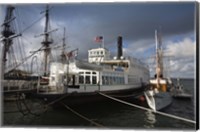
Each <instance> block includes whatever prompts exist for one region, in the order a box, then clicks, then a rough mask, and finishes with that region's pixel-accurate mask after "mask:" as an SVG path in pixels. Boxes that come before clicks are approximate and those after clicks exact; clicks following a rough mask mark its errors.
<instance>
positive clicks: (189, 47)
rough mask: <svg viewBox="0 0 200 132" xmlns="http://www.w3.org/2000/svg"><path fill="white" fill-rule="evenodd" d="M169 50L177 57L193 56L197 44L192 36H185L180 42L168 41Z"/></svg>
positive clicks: (167, 47) (170, 53)
mask: <svg viewBox="0 0 200 132" xmlns="http://www.w3.org/2000/svg"><path fill="white" fill-rule="evenodd" d="M166 49H167V52H168V53H169V55H171V56H175V57H177V58H185V57H193V56H194V55H195V51H196V44H195V42H194V41H193V40H192V39H191V38H184V40H179V41H178V42H171V41H170V42H168V43H167V46H166Z"/></svg>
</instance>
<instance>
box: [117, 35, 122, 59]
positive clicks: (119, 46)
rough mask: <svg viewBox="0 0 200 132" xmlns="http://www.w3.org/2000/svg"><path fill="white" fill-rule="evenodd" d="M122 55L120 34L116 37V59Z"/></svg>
mask: <svg viewBox="0 0 200 132" xmlns="http://www.w3.org/2000/svg"><path fill="white" fill-rule="evenodd" d="M121 56H123V52H122V36H119V37H118V38H117V59H118V60H119V59H120V58H121Z"/></svg>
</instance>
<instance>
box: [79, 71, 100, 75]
mask: <svg viewBox="0 0 200 132" xmlns="http://www.w3.org/2000/svg"><path fill="white" fill-rule="evenodd" d="M84 73H85V74H91V73H92V74H94V75H95V74H97V73H96V72H89V71H86V72H79V75H81V74H82V75H83V74H84Z"/></svg>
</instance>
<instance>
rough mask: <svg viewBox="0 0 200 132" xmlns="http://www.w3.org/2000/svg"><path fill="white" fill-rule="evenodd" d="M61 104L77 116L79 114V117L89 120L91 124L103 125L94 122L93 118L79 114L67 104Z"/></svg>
mask: <svg viewBox="0 0 200 132" xmlns="http://www.w3.org/2000/svg"><path fill="white" fill-rule="evenodd" d="M61 104H62V105H63V106H64V107H65V108H67V109H68V110H70V111H71V112H72V113H74V114H76V115H77V116H79V117H80V118H82V119H84V120H86V121H88V122H90V123H91V124H93V125H95V126H98V127H104V126H103V125H101V124H99V123H96V122H94V121H93V120H91V119H89V118H87V117H85V116H83V115H81V114H80V113H78V112H76V111H75V110H73V109H72V108H70V107H69V106H67V105H66V104H64V103H63V102H61Z"/></svg>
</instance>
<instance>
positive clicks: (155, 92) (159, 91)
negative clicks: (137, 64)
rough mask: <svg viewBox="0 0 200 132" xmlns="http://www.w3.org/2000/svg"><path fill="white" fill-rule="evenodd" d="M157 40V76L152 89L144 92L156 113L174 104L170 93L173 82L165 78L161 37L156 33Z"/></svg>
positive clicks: (151, 83) (153, 79)
mask: <svg viewBox="0 0 200 132" xmlns="http://www.w3.org/2000/svg"><path fill="white" fill-rule="evenodd" d="M155 40H156V74H155V76H154V78H151V79H150V87H149V88H148V89H147V90H146V91H145V92H144V95H145V98H146V101H147V104H148V106H149V108H151V109H152V110H154V111H157V110H161V109H163V108H165V107H167V106H169V105H170V104H171V103H172V97H171V94H170V92H168V87H169V86H170V85H171V82H172V81H171V80H170V79H167V78H164V77H163V52H162V47H161V45H162V43H161V36H160V35H159V36H158V33H157V30H156V31H155Z"/></svg>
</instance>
